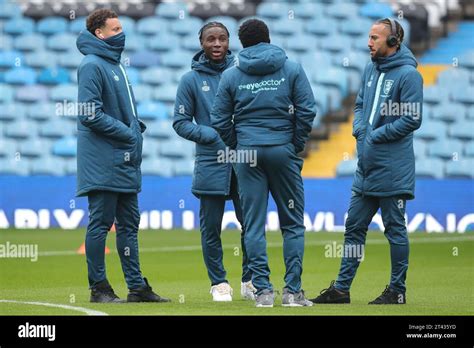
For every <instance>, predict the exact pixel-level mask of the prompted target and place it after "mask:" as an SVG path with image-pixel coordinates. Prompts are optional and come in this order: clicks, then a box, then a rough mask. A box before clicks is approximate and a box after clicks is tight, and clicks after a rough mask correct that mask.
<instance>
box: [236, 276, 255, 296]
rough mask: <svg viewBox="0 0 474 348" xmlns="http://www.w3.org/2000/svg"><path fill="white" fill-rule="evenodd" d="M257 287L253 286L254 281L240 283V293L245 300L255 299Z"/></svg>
mask: <svg viewBox="0 0 474 348" xmlns="http://www.w3.org/2000/svg"><path fill="white" fill-rule="evenodd" d="M256 292H257V289H256V288H255V287H254V286H253V284H252V281H251V280H249V281H248V282H245V283H244V282H241V283H240V294H241V295H242V298H243V299H244V300H255V293H256Z"/></svg>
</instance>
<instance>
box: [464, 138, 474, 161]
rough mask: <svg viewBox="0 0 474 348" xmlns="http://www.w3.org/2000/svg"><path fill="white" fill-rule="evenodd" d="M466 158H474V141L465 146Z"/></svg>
mask: <svg viewBox="0 0 474 348" xmlns="http://www.w3.org/2000/svg"><path fill="white" fill-rule="evenodd" d="M464 156H466V157H474V141H469V142H468V143H466V145H464Z"/></svg>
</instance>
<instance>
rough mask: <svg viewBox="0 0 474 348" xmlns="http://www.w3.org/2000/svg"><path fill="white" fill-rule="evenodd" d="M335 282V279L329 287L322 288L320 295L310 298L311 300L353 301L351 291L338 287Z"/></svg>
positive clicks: (330, 301) (323, 301) (328, 301)
mask: <svg viewBox="0 0 474 348" xmlns="http://www.w3.org/2000/svg"><path fill="white" fill-rule="evenodd" d="M334 283H335V281H334V280H333V281H332V282H331V284H330V285H329V288H327V289H324V290H322V291H321V292H320V295H319V296H318V297H316V298H313V299H310V301H311V302H313V303H351V295H350V293H349V291H342V290H338V289H336V288H335V287H334Z"/></svg>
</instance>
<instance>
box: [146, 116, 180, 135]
mask: <svg viewBox="0 0 474 348" xmlns="http://www.w3.org/2000/svg"><path fill="white" fill-rule="evenodd" d="M146 134H147V135H148V136H150V137H153V138H158V139H170V138H171V137H173V136H175V134H176V133H175V130H174V129H173V122H172V121H171V120H166V119H165V117H162V118H161V120H159V121H155V122H149V123H147V130H146Z"/></svg>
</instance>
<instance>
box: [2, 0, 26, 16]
mask: <svg viewBox="0 0 474 348" xmlns="http://www.w3.org/2000/svg"><path fill="white" fill-rule="evenodd" d="M20 16H21V8H20V6H19V5H18V4H17V3H15V2H13V1H2V2H0V19H9V18H15V17H20Z"/></svg>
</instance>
